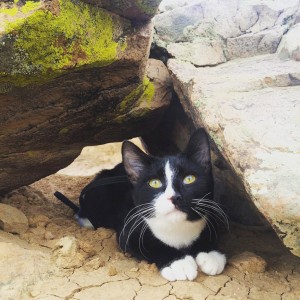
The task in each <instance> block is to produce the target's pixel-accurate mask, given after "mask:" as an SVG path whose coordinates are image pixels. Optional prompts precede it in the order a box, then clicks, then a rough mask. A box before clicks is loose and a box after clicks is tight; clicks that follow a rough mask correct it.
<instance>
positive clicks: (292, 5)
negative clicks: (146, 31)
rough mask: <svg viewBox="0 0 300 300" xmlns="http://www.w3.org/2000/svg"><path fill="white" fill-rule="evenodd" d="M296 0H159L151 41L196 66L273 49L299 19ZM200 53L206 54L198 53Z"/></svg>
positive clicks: (263, 52)
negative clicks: (153, 35) (283, 0)
mask: <svg viewBox="0 0 300 300" xmlns="http://www.w3.org/2000/svg"><path fill="white" fill-rule="evenodd" d="M299 3H300V2H299V0H291V1H285V2H282V1H279V0H276V1H271V0H269V1H268V0H265V1H258V0H257V1H256V0H255V1H242V0H230V1H228V0H212V1H204V0H202V1H201V0H198V1H190V2H189V1H183V0H179V1H172V3H171V2H170V1H162V3H161V5H160V7H161V12H162V13H161V14H159V15H157V16H156V17H155V18H154V20H155V29H156V35H155V38H154V41H155V44H156V45H157V46H159V47H163V48H165V49H166V50H167V52H168V53H169V55H170V56H171V57H175V58H178V59H182V60H184V61H189V62H191V63H193V64H195V65H196V66H206V65H215V64H219V63H223V62H224V61H226V60H232V59H234V58H241V57H251V56H254V55H261V54H268V53H274V52H276V50H277V47H278V44H279V43H280V40H281V38H282V36H283V34H284V33H285V32H286V31H287V30H288V29H289V28H290V27H291V26H292V25H294V24H295V23H297V22H299V19H300V18H299V11H298V9H299ZM216 43H217V46H216ZM197 50H198V51H197ZM203 52H205V53H207V54H206V55H202V53H203Z"/></svg>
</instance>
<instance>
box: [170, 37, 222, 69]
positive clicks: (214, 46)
mask: <svg viewBox="0 0 300 300" xmlns="http://www.w3.org/2000/svg"><path fill="white" fill-rule="evenodd" d="M167 50H168V52H169V54H170V55H172V56H173V57H176V58H178V59H181V60H183V61H189V62H191V63H192V64H194V65H195V66H214V65H218V64H220V63H223V62H225V61H226V57H225V55H224V51H223V43H222V42H221V41H218V40H217V41H205V40H197V41H194V42H193V43H170V44H169V45H168V46H167Z"/></svg>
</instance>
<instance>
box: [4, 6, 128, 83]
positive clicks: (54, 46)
mask: <svg viewBox="0 0 300 300" xmlns="http://www.w3.org/2000/svg"><path fill="white" fill-rule="evenodd" d="M31 2H32V1H29V2H26V4H25V5H24V6H22V7H21V8H20V10H21V11H22V12H23V13H26V12H29V11H30V10H32V9H35V8H36V7H37V5H38V4H37V3H31ZM58 2H59V6H60V9H59V14H58V15H56V14H54V13H52V12H51V11H50V10H48V9H45V8H44V9H38V10H36V11H34V12H33V13H32V14H31V15H29V16H28V17H25V18H17V19H16V20H14V21H7V23H6V27H5V35H4V36H3V37H2V45H1V46H0V50H1V52H4V53H6V55H5V57H7V52H10V53H11V55H10V56H9V59H8V61H7V59H6V62H5V61H3V60H2V62H1V63H0V83H1V84H2V85H3V84H4V83H6V84H7V83H11V84H13V85H15V86H25V85H27V84H30V83H43V82H45V81H47V80H49V79H51V78H55V77H57V76H59V75H61V74H63V73H65V72H66V70H69V69H74V68H77V69H78V68H81V67H86V66H90V67H91V66H100V67H101V66H106V65H109V64H111V63H113V62H114V61H115V60H116V59H117V54H118V51H124V48H125V47H126V44H125V47H124V43H123V41H121V42H120V43H118V42H117V41H116V38H117V37H118V36H119V35H120V34H121V33H122V28H121V27H122V26H124V25H121V22H120V20H119V18H118V17H116V16H114V17H113V16H112V15H111V14H110V13H108V12H107V11H105V10H103V9H99V8H95V7H93V6H91V5H88V4H85V3H82V2H76V3H75V2H73V1H71V0H65V1H62V0H58ZM39 5H40V3H39ZM11 9H15V8H11ZM11 9H10V10H11Z"/></svg>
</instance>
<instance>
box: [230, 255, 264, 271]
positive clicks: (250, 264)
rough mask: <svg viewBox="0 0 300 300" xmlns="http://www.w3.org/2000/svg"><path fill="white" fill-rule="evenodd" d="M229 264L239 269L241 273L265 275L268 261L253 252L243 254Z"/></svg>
mask: <svg viewBox="0 0 300 300" xmlns="http://www.w3.org/2000/svg"><path fill="white" fill-rule="evenodd" d="M228 264H229V265H230V266H233V267H235V268H237V269H238V270H239V271H241V272H248V273H263V272H265V269H266V266H267V263H266V261H265V260H264V259H263V258H262V257H260V256H258V255H256V254H255V253H252V252H243V253H241V254H238V255H235V256H233V257H231V258H230V259H229V260H228Z"/></svg>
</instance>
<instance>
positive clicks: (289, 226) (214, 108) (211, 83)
mask: <svg viewBox="0 0 300 300" xmlns="http://www.w3.org/2000/svg"><path fill="white" fill-rule="evenodd" d="M168 67H169V70H170V72H171V77H172V78H173V82H174V86H175V91H176V92H177V94H178V96H179V98H180V100H181V102H182V104H183V106H184V108H185V110H186V113H187V114H188V115H189V116H190V117H191V118H192V119H193V122H194V123H195V124H196V125H197V126H204V127H205V128H206V130H207V131H208V133H209V134H210V136H211V137H212V139H213V140H214V142H215V144H216V146H217V147H218V149H219V151H220V152H221V154H222V155H223V156H224V157H225V159H226V160H227V161H228V162H229V164H230V166H231V168H232V169H233V170H234V171H235V173H236V174H237V175H238V176H239V177H240V178H241V180H242V182H243V185H244V187H245V189H246V191H247V192H248V195H249V196H250V198H251V200H252V202H253V203H254V204H255V205H256V207H257V208H258V209H259V211H260V212H261V213H262V214H263V215H264V216H265V217H266V219H267V220H268V221H269V222H270V223H271V224H272V226H273V228H274V229H275V231H276V232H277V234H278V236H279V237H280V238H281V239H282V241H283V243H284V244H285V245H286V246H287V247H289V249H291V251H292V252H293V253H294V254H295V255H298V256H300V233H299V227H300V214H299V212H300V202H299V186H300V171H299V170H300V157H299V153H300V134H299V116H300V99H299V95H300V64H299V63H295V62H294V61H282V60H280V59H279V58H278V57H277V55H275V54H274V55H266V56H265V55H261V56H257V57H252V58H246V59H237V60H234V61H231V62H228V63H226V64H223V65H219V66H216V67H207V68H195V67H194V66H193V65H192V64H190V63H185V62H182V61H180V60H175V59H172V60H169V62H168Z"/></svg>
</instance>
